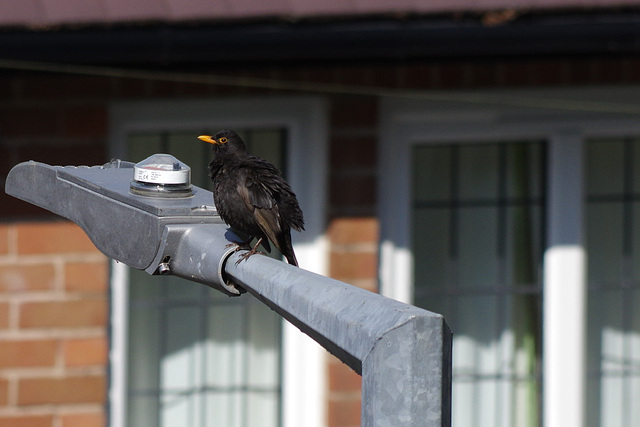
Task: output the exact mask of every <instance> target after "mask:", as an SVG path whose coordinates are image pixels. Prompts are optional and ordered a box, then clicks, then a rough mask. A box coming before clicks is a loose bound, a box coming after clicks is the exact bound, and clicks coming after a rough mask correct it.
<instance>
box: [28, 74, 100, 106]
mask: <svg viewBox="0 0 640 427" xmlns="http://www.w3.org/2000/svg"><path fill="white" fill-rule="evenodd" d="M110 90H111V85H110V79H109V78H106V77H90V76H82V77H80V76H63V75H58V76H49V77H46V76H42V75H38V76H37V77H34V78H24V79H23V80H22V87H21V91H20V95H21V97H22V98H30V99H40V100H43V101H48V100H58V99H64V100H66V101H69V100H73V99H82V100H86V99H89V98H91V99H96V98H97V99H103V98H105V97H107V96H108V95H109V93H110Z"/></svg>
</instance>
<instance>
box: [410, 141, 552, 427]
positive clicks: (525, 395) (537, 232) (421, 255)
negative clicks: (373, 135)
mask: <svg viewBox="0 0 640 427" xmlns="http://www.w3.org/2000/svg"><path fill="white" fill-rule="evenodd" d="M412 154H413V156H412V159H413V161H412V162H413V164H412V168H413V169H412V179H413V209H412V224H413V254H414V265H415V267H414V268H415V270H414V278H415V303H416V304H417V305H420V306H422V307H424V308H426V309H428V310H433V311H436V312H438V313H441V314H443V315H444V316H445V317H446V318H447V321H448V323H449V324H450V326H451V328H452V330H453V332H454V338H453V340H454V342H453V346H454V350H453V424H454V426H465V427H467V426H483V427H484V426H487V427H489V426H490V427H494V426H504V427H507V426H512V425H518V426H537V425H538V419H539V410H540V409H539V407H540V404H539V401H538V396H539V393H540V378H539V372H540V368H539V366H540V352H541V348H540V338H541V337H540V331H541V326H540V325H541V321H540V289H541V286H540V285H541V277H540V270H541V268H540V264H541V262H542V250H543V232H544V224H543V218H544V215H543V212H544V203H543V199H542V196H543V194H544V187H543V184H544V179H543V176H544V144H542V143H538V142H525V143H496V144H466V145H465V144H451V145H446V146H442V145H440V146H434V145H420V146H416V147H415V148H414V153H412Z"/></svg>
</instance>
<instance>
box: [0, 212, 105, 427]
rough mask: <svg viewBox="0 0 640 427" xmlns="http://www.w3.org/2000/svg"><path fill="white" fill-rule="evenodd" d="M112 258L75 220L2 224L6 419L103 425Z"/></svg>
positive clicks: (1, 387)
mask: <svg viewBox="0 0 640 427" xmlns="http://www.w3.org/2000/svg"><path fill="white" fill-rule="evenodd" d="M107 277H108V260H107V259H106V257H105V256H104V255H102V254H101V253H100V252H98V251H97V250H96V249H95V248H94V246H93V244H92V243H91V241H90V240H89V239H88V238H87V237H86V235H85V234H84V232H82V230H80V228H78V227H76V226H75V225H73V224H71V223H69V222H63V221H46V222H16V223H9V224H4V225H0V426H22V425H24V426H40V425H42V426H62V427H72V426H80V425H82V426H86V427H92V426H102V425H104V410H103V409H104V402H105V396H106V383H107V374H106V372H107V367H106V361H107V347H108V343H107V329H106V326H107V318H108V300H107Z"/></svg>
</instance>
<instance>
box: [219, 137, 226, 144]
mask: <svg viewBox="0 0 640 427" xmlns="http://www.w3.org/2000/svg"><path fill="white" fill-rule="evenodd" d="M227 141H228V139H227V138H225V137H224V136H223V137H222V138H219V139H218V142H219V143H220V144H226V143H227Z"/></svg>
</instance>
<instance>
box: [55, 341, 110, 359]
mask: <svg viewBox="0 0 640 427" xmlns="http://www.w3.org/2000/svg"><path fill="white" fill-rule="evenodd" d="M63 354H64V364H65V365H66V366H93V365H105V364H106V363H107V340H106V338H104V337H100V338H78V339H69V340H65V341H64V343H63Z"/></svg>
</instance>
